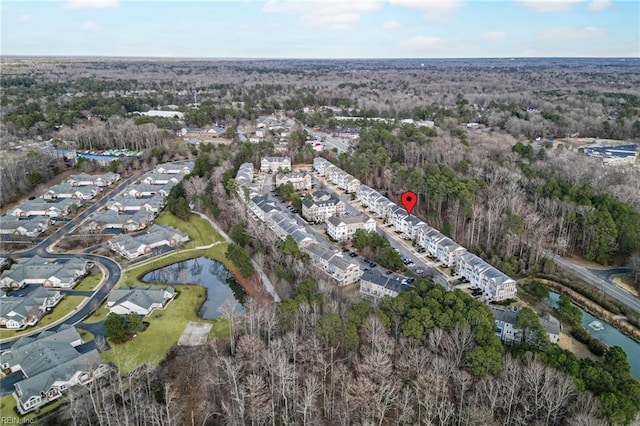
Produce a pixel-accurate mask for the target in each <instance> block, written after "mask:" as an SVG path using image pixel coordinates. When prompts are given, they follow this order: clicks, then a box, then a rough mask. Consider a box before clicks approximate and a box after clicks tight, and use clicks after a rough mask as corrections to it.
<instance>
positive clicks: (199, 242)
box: [155, 211, 224, 248]
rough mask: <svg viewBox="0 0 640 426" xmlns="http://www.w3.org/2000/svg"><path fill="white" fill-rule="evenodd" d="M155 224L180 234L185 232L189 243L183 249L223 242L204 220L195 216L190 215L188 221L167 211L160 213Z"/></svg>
mask: <svg viewBox="0 0 640 426" xmlns="http://www.w3.org/2000/svg"><path fill="white" fill-rule="evenodd" d="M155 223H157V224H158V225H169V226H172V227H174V228H176V229H178V230H180V231H182V232H186V233H187V234H188V235H189V238H191V241H189V242H188V243H186V244H185V246H184V247H185V248H194V247H199V246H205V245H208V244H211V243H215V242H216V241H224V238H222V236H221V235H220V234H219V233H218V231H216V230H215V229H213V227H212V226H211V225H210V224H209V223H208V222H207V221H206V220H204V219H202V218H201V217H200V216H198V215H196V214H192V215H191V216H190V217H189V220H188V221H184V220H182V219H179V218H177V217H176V216H174V215H173V214H171V213H170V212H168V211H164V212H162V213H160V215H159V216H158V217H157V218H156V220H155Z"/></svg>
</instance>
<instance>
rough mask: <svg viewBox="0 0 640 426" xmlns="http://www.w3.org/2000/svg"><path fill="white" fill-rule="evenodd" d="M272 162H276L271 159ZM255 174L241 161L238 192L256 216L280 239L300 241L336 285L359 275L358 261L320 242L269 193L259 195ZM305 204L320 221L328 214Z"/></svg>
mask: <svg viewBox="0 0 640 426" xmlns="http://www.w3.org/2000/svg"><path fill="white" fill-rule="evenodd" d="M269 162H270V163H273V161H272V160H269ZM262 163H263V164H264V163H266V162H262ZM283 163H284V162H281V163H280V164H283ZM289 164H290V163H289ZM278 167H281V166H278ZM253 177H254V171H253V165H252V164H251V163H244V164H242V165H241V166H240V168H239V169H238V172H237V174H236V184H237V191H238V195H239V197H240V199H241V200H242V201H244V202H245V203H246V205H247V210H248V211H249V214H250V216H251V217H252V218H253V219H254V220H256V221H260V222H263V223H264V224H265V225H266V226H267V227H268V228H269V229H270V230H271V231H272V232H274V234H275V235H277V236H278V238H280V239H281V240H285V239H286V238H287V236H290V237H291V238H292V239H293V240H294V241H295V242H296V243H297V244H298V247H299V248H300V250H302V251H303V252H305V253H307V254H308V255H309V257H310V259H311V263H312V264H313V265H314V266H315V267H317V268H318V269H320V270H321V271H323V272H324V273H326V274H327V275H328V276H329V278H331V279H332V280H333V281H334V282H335V283H336V284H337V285H339V286H346V285H349V284H352V283H355V282H357V281H358V280H359V279H360V276H361V275H362V270H361V269H360V266H359V265H358V263H357V262H356V261H354V260H353V259H351V258H346V257H344V256H343V254H342V252H340V251H339V250H338V249H337V248H335V247H327V246H325V245H323V244H321V243H320V242H319V241H318V240H317V239H316V235H315V233H312V232H307V230H306V229H305V227H304V226H302V225H300V224H299V223H298V222H297V221H296V220H294V219H292V218H290V217H289V216H287V215H286V214H285V213H283V212H282V211H281V210H280V209H279V208H278V207H277V206H276V205H275V203H274V202H273V201H271V200H270V199H269V198H268V197H265V196H262V195H258V191H257V188H256V187H255V186H254V185H253ZM314 194H316V195H317V197H318V198H316V201H320V199H322V200H325V201H328V200H329V199H330V198H331V197H330V196H329V194H326V193H322V191H316V192H315V193H314ZM306 204H307V209H308V208H309V207H311V210H307V214H309V215H311V216H313V217H314V218H316V219H317V220H318V221H321V220H324V219H326V218H327V211H326V210H325V209H322V210H321V211H320V210H318V209H317V208H316V207H317V206H315V205H314V204H313V203H312V204H310V203H308V202H307V203H306ZM329 204H331V205H333V206H334V208H335V207H336V205H338V203H334V202H331V203H329ZM341 206H342V208H341V209H340V207H338V209H339V210H340V211H342V212H344V204H343V203H342V204H341ZM303 210H304V205H303ZM329 210H331V209H329ZM311 212H313V213H311Z"/></svg>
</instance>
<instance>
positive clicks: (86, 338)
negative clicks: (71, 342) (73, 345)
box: [77, 328, 95, 343]
mask: <svg viewBox="0 0 640 426" xmlns="http://www.w3.org/2000/svg"><path fill="white" fill-rule="evenodd" d="M77 330H78V334H80V337H82V343H89V342H90V341H92V340H93V338H94V337H95V336H94V335H93V333H91V332H89V331H87V330H83V329H82V328H78V329H77Z"/></svg>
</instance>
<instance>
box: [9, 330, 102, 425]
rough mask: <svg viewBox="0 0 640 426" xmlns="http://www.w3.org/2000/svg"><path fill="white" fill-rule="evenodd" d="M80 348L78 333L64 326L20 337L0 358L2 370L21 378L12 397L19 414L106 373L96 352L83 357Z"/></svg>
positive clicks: (86, 353) (38, 406)
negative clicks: (56, 329)
mask: <svg viewBox="0 0 640 426" xmlns="http://www.w3.org/2000/svg"><path fill="white" fill-rule="evenodd" d="M81 344H82V338H81V337H80V334H78V331H77V330H76V329H75V328H74V327H73V326H70V325H63V326H61V327H60V328H59V329H58V331H57V332H53V331H43V332H42V333H40V334H39V335H38V336H37V337H32V336H29V337H22V338H20V339H18V340H17V341H16V342H15V343H14V344H13V346H12V347H11V349H10V350H8V351H5V352H3V353H2V355H0V365H1V366H2V367H3V369H9V370H11V371H12V372H17V371H21V372H22V374H23V375H24V379H22V380H19V381H18V382H16V383H15V385H14V387H15V391H14V392H13V394H12V395H13V397H14V398H15V400H16V402H17V409H18V411H19V412H20V414H26V413H28V412H30V411H34V410H36V409H38V408H40V407H42V406H43V405H45V404H47V403H49V402H51V401H54V400H56V399H58V398H60V397H61V396H62V395H63V393H64V392H65V391H66V390H67V389H69V388H71V387H73V386H75V385H78V384H81V385H86V384H88V383H90V382H91V381H93V380H94V379H95V378H98V377H101V376H103V375H105V374H106V373H107V372H108V371H109V366H108V365H107V364H105V363H104V362H103V361H102V359H101V358H100V355H99V354H98V351H97V350H95V349H93V350H90V351H88V352H84V353H83V352H81V351H79V350H78V349H77V347H78V346H79V345H81Z"/></svg>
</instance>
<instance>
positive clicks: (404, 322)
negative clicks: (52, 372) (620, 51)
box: [0, 58, 640, 426]
mask: <svg viewBox="0 0 640 426" xmlns="http://www.w3.org/2000/svg"><path fill="white" fill-rule="evenodd" d="M638 87H640V73H638V64H637V62H636V61H629V62H625V63H623V62H611V61H609V60H598V59H584V60H581V59H575V60H528V59H522V60H517V61H502V60H478V61H472V60H444V61H426V63H425V66H424V67H422V66H420V65H419V63H417V62H416V61H411V60H396V61H255V62H254V61H241V62H233V61H170V60H167V61H152V60H129V61H125V60H113V61H99V60H93V59H86V60H85V59H77V58H76V59H70V60H64V61H62V60H56V59H29V58H20V59H13V58H3V73H2V78H1V79H0V88H1V93H0V106H2V108H1V109H0V115H1V118H2V121H1V125H0V139H1V140H2V149H3V150H4V151H3V152H5V153H7V155H2V156H1V158H0V163H1V165H2V168H1V173H2V176H1V177H2V178H1V179H0V183H1V185H2V186H1V187H0V204H1V205H2V206H6V205H7V204H8V203H11V202H14V201H15V200H17V199H19V198H20V197H23V196H25V195H26V194H30V193H31V191H33V189H34V188H37V187H38V185H42V184H44V183H46V182H47V181H48V180H49V179H51V178H53V177H54V176H56V175H59V174H60V173H61V172H62V171H64V170H65V169H67V168H69V167H71V166H70V165H69V164H67V163H66V162H65V161H64V159H63V158H62V157H61V156H59V155H57V154H55V153H51V152H50V151H49V152H48V151H47V150H42V149H40V148H41V147H42V146H44V145H45V142H46V141H49V142H47V143H48V146H53V147H58V148H63V149H87V150H101V149H109V148H127V149H135V150H139V151H142V153H143V154H142V156H141V157H140V158H139V159H137V160H135V161H130V162H126V163H123V162H114V163H113V164H112V167H113V171H125V172H129V171H132V170H134V169H144V168H147V167H149V166H151V165H153V164H155V163H157V162H162V161H169V160H171V159H173V158H184V157H188V156H191V157H192V158H194V159H195V167H194V170H193V172H192V173H191V174H190V175H188V176H186V178H185V179H184V180H183V181H182V182H181V184H179V185H176V186H175V187H174V188H173V190H172V191H171V193H170V194H169V196H168V199H167V204H168V209H169V210H170V211H172V212H174V213H175V214H176V216H178V217H188V215H189V203H193V205H195V207H196V209H197V210H199V211H202V212H205V213H207V214H208V215H210V216H211V217H212V218H214V220H216V222H217V223H218V224H219V225H220V226H221V227H222V228H223V229H224V230H225V231H227V232H229V234H230V235H231V237H232V239H233V240H234V244H231V245H230V246H229V249H228V250H227V252H226V256H227V257H228V258H229V259H232V261H233V262H234V263H236V264H237V265H240V267H241V268H240V269H241V270H242V272H241V273H242V275H244V276H245V277H249V279H250V280H255V279H256V278H257V277H256V276H255V274H254V272H255V266H257V267H258V268H259V269H261V270H263V271H265V273H267V274H268V275H269V276H270V277H271V279H272V282H273V284H274V286H275V287H276V289H277V291H278V294H279V295H280V297H281V299H282V300H283V301H282V302H281V303H278V304H275V305H272V306H257V305H256V304H255V303H254V302H253V301H249V302H247V304H246V306H245V315H244V316H243V317H234V316H232V315H229V316H228V318H227V320H228V321H230V322H231V324H232V327H231V334H230V335H229V336H228V338H226V339H217V340H212V341H210V342H208V343H207V345H206V346H204V347H200V348H185V347H177V348H174V350H173V351H172V352H171V353H170V355H169V357H168V359H167V360H166V361H165V362H164V363H163V364H162V365H160V366H142V367H140V368H139V369H138V370H136V371H134V372H133V373H132V374H131V375H129V376H127V377H124V378H123V377H120V376H119V375H118V374H117V373H113V375H112V376H111V377H109V378H107V379H106V380H104V381H102V382H99V383H96V385H95V386H93V387H91V388H90V391H89V392H87V393H85V392H79V391H77V390H74V391H73V392H71V395H70V398H69V401H68V403H67V404H66V405H65V407H64V409H62V410H59V411H57V412H56V413H55V414H53V415H51V416H49V417H48V418H46V422H48V423H51V424H54V423H56V422H57V423H60V424H70V423H71V424H76V425H84V424H100V425H112V424H158V425H160V424H163V425H164V424H175V425H182V424H202V425H217V424H252V425H259V424H328V425H334V424H345V425H346V424H363V425H364V424H367V425H368V424H378V425H386V424H406V425H414V424H447V425H463V424H464V425H530V424H539V425H542V424H544V425H561V424H567V425H576V426H577V425H600V424H602V425H605V424H632V423H634V422H636V423H637V422H640V418H639V417H638V410H639V408H640V384H639V383H638V381H636V380H634V379H633V378H632V377H631V374H630V371H629V362H634V361H636V360H627V358H626V355H625V353H624V352H622V351H621V350H620V349H619V348H615V347H614V348H611V349H606V348H601V352H602V353H603V355H602V357H601V358H600V359H599V360H598V361H592V360H590V359H580V358H577V357H576V356H575V355H573V354H572V353H571V352H568V351H566V350H563V349H561V348H559V347H558V346H557V345H551V344H549V343H547V341H546V339H545V338H544V333H543V332H542V330H541V326H540V323H539V322H538V319H537V316H536V315H535V314H534V313H533V311H531V310H529V309H523V310H522V311H521V314H520V315H519V317H518V325H519V326H520V327H521V328H522V329H523V330H525V335H526V336H527V338H526V339H525V341H524V342H522V343H519V344H517V345H514V346H512V347H507V348H505V347H503V345H502V344H501V343H500V341H499V340H498V338H497V337H496V335H495V332H494V322H493V317H492V315H491V312H490V311H489V309H488V308H487V307H486V306H484V305H483V304H481V303H479V302H477V301H476V300H474V299H473V298H471V297H470V296H467V295H465V294H463V293H462V292H459V291H456V292H445V291H444V290H443V289H442V288H441V287H439V286H437V285H435V284H433V283H431V282H429V281H426V280H417V281H416V283H415V286H414V289H413V290H412V291H408V292H406V293H403V294H402V295H401V296H399V297H397V298H394V299H390V298H385V299H383V300H382V301H380V303H379V304H375V305H372V304H369V303H367V302H363V301H361V300H360V299H359V297H358V296H357V295H355V296H354V295H353V294H351V295H349V294H348V292H343V291H339V290H338V289H336V288H335V287H334V286H332V285H331V284H330V283H329V282H328V280H327V279H326V277H324V276H323V275H322V274H321V273H319V271H317V270H316V269H315V268H309V266H308V259H307V258H306V255H305V254H304V253H302V252H301V251H300V249H299V248H298V247H297V246H296V244H295V243H294V242H293V240H291V239H289V240H285V241H280V240H279V239H278V238H277V237H276V236H275V235H273V233H271V232H269V230H268V229H266V227H265V225H264V224H262V223H259V222H256V221H252V220H251V219H249V217H248V215H247V213H246V210H245V209H244V208H243V206H242V204H241V202H240V201H239V200H237V199H235V198H234V194H235V193H236V191H235V190H236V186H235V185H236V184H235V180H234V179H233V177H234V176H235V174H236V171H237V168H238V166H239V165H240V164H241V163H243V162H247V161H248V162H253V163H254V165H256V166H258V165H259V161H260V158H261V157H262V156H264V155H272V154H276V153H277V151H276V150H275V149H274V145H273V143H271V142H269V141H266V142H261V143H240V142H239V141H238V140H237V139H236V140H235V141H234V143H233V145H231V146H218V147H214V146H212V145H208V144H204V145H201V146H200V147H199V148H195V147H186V146H185V145H184V144H183V143H182V142H181V141H179V140H177V139H176V136H175V132H176V131H177V130H179V129H180V128H181V127H185V126H213V125H220V126H226V127H228V128H230V129H231V131H230V134H231V135H232V134H233V133H234V132H235V129H236V127H237V126H251V125H253V124H255V122H256V119H257V118H258V117H259V116H263V115H265V114H271V113H274V112H276V111H282V113H283V115H284V116H287V117H290V118H292V119H295V120H297V124H295V125H294V127H293V128H292V129H291V132H290V136H289V142H288V145H287V150H286V154H287V155H291V156H292V157H293V158H294V162H305V163H309V162H310V161H311V160H312V159H313V157H314V155H316V153H315V152H314V151H313V150H312V149H311V147H310V146H309V145H308V144H305V142H306V140H307V138H308V136H309V135H308V134H307V133H306V130H304V128H303V126H302V124H305V125H307V126H311V127H316V128H318V129H320V130H324V131H326V132H328V133H332V132H341V131H348V132H350V133H352V134H357V135H358V136H359V142H358V143H357V144H355V145H354V146H353V147H352V148H351V149H350V150H349V151H348V152H344V153H337V152H333V151H325V152H324V153H322V155H323V156H325V157H327V158H329V159H331V160H332V161H334V162H335V163H336V164H337V165H339V166H340V167H341V168H343V169H344V170H346V171H348V172H350V173H352V174H354V175H355V176H356V177H358V178H359V179H361V181H362V182H363V183H366V184H368V185H370V186H372V187H374V188H377V189H379V190H381V191H382V192H383V193H385V194H387V195H388V196H389V197H390V198H391V199H392V200H397V199H398V197H399V194H400V193H401V192H402V191H404V190H408V189H410V190H413V191H415V192H416V193H418V195H419V203H418V205H417V207H416V210H415V213H416V214H417V215H418V216H420V217H422V218H423V219H425V220H426V221H427V222H428V223H429V224H431V225H432V226H434V227H436V228H438V229H440V230H441V231H442V232H443V233H445V234H447V235H449V236H451V237H452V238H454V239H455V240H456V241H458V242H459V243H460V244H462V245H464V246H466V247H467V248H469V249H470V250H472V251H473V252H475V253H478V254H479V255H481V256H482V257H484V258H485V259H487V260H488V261H490V262H491V263H492V264H494V265H495V266H496V267H498V268H499V269H501V270H502V271H504V272H505V273H507V274H509V275H512V276H515V277H518V276H525V275H528V274H531V273H536V272H547V271H548V270H549V269H551V267H552V266H553V265H550V264H549V263H550V262H549V261H547V260H546V256H545V254H546V250H553V251H555V252H557V253H559V254H562V255H565V254H566V255H568V254H574V253H575V254H578V255H580V256H584V257H585V258H587V259H589V260H593V261H595V262H598V263H601V264H625V263H627V262H632V261H634V259H635V261H636V262H637V268H636V270H637V271H638V273H637V277H639V279H638V280H636V281H637V282H640V172H638V169H637V168H635V169H634V168H631V167H629V168H625V169H605V168H602V167H601V163H600V162H599V161H597V160H594V159H591V158H587V157H586V156H584V155H582V154H581V153H579V152H574V148H575V145H573V144H572V143H571V142H570V140H571V139H572V138H571V137H569V136H572V137H577V136H580V137H582V138H585V139H589V141H592V140H593V139H594V138H609V139H620V140H627V141H637V140H638V138H640V93H639V92H638V90H637V88H638ZM196 96H197V102H198V105H197V107H196V105H194V103H195V102H196V100H195V99H196ZM169 106H170V107H171V108H175V109H176V110H177V111H181V112H183V113H184V115H185V118H184V121H179V120H177V119H174V118H166V117H142V116H139V115H137V114H135V113H136V112H137V111H146V110H147V109H152V108H169ZM321 106H330V107H334V108H333V109H330V110H327V109H324V110H322V109H320V108H319V107H321ZM305 108H309V109H305ZM336 115H343V116H351V117H353V119H352V120H347V121H344V120H341V121H338V120H337V119H336ZM372 117H386V118H394V119H406V118H412V119H414V120H430V121H434V123H435V128H430V127H416V126H413V125H409V124H407V125H402V124H400V123H398V122H395V123H389V124H381V123H379V122H374V121H371V120H369V118H372ZM469 122H475V123H479V124H480V125H481V126H482V128H481V129H473V128H468V127H467V126H466V123H469ZM537 138H540V141H536V139H537ZM25 153H26V156H25V155H24V154H25ZM25 157H26V158H25ZM97 167H98V165H96V164H94V163H91V162H87V161H81V162H79V163H78V164H76V165H75V168H76V169H80V170H86V171H91V170H92V169H94V168H97ZM282 191H284V193H283V194H282V195H283V196H285V197H288V198H289V199H290V200H291V201H292V202H296V203H297V202H299V201H300V197H298V196H297V195H296V194H295V193H293V192H292V191H287V188H283V190H282ZM296 197H297V198H296ZM356 244H357V245H358V247H359V248H360V249H361V250H362V252H363V253H365V254H368V255H370V256H371V257H372V258H374V259H376V260H377V261H378V262H381V264H386V265H388V266H394V265H395V264H396V263H397V260H398V259H397V258H396V257H397V256H395V255H394V254H393V253H394V252H393V251H392V250H389V248H388V247H385V246H384V243H383V242H381V241H377V240H376V238H375V237H374V236H370V235H369V236H367V235H359V238H358V239H357V240H356ZM252 261H253V262H254V263H252ZM563 303H565V305H564V307H563V308H562V309H561V315H566V318H569V319H571V318H572V315H573V314H575V312H574V313H573V314H572V313H571V310H570V309H568V308H567V306H566V300H565V301H564V302H563ZM566 318H565V319H566ZM573 320H574V321H575V318H573Z"/></svg>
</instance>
